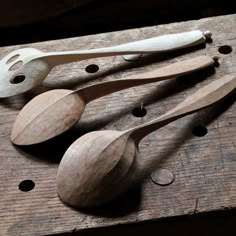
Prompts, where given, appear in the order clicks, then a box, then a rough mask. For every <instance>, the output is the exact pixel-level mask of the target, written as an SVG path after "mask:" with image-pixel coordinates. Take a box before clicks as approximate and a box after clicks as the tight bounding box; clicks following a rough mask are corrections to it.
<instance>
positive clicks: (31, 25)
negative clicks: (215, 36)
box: [0, 0, 236, 46]
mask: <svg viewBox="0 0 236 236" xmlns="http://www.w3.org/2000/svg"><path fill="white" fill-rule="evenodd" d="M235 12H236V0H225V1H222V0H221V1H217V0H215V1H213V0H116V1H114V0H50V1H48V0H34V1H29V0H21V1H19V0H1V1H0V46H5V45H14V44H23V43H30V42H38V41H44V40H53V39H60V38H67V37H76V36H82V35H88V34H97V33H102V32H110V31H117V30H123V29H129V28H137V27H144V26H150V25H158V24H164V23H171V22H179V21H186V20H193V19H200V18H203V17H209V16H217V15H225V14H232V13H235Z"/></svg>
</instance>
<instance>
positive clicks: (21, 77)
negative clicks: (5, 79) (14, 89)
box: [10, 75, 25, 84]
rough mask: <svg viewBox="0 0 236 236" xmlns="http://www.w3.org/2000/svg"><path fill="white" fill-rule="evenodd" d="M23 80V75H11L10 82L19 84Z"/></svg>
mask: <svg viewBox="0 0 236 236" xmlns="http://www.w3.org/2000/svg"><path fill="white" fill-rule="evenodd" d="M24 80H25V76H24V75H16V76H15V77H13V78H12V79H11V80H10V82H11V83H12V84H20V83H22V82H23V81H24Z"/></svg>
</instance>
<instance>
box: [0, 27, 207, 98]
mask: <svg viewBox="0 0 236 236" xmlns="http://www.w3.org/2000/svg"><path fill="white" fill-rule="evenodd" d="M209 37H211V33H210V32H209V31H206V32H205V33H202V32H201V31H199V30H195V31H190V32H185V33H179V34H168V35H163V36H159V37H155V38H150V39H145V40H140V41H136V42H132V43H127V44H121V45H118V46H114V47H107V48H99V49H91V50H80V51H64V52H48V53H44V52H42V51H39V50H37V49H34V48H23V49H19V50H15V51H13V52H11V53H10V54H8V55H7V56H5V57H4V58H3V59H2V60H1V61H0V73H1V74H0V98H4V97H10V96H13V95H17V94H21V93H23V92H26V91H28V90H30V89H32V88H34V87H35V86H37V85H38V84H40V83H41V82H42V81H43V80H44V79H45V78H46V76H47V75H48V73H49V72H50V71H51V70H52V68H53V67H55V66H57V65H60V64H66V63H71V62H74V61H79V60H84V59H89V58H95V57H106V56H114V55H124V54H139V53H151V52H157V53H158V52H164V51H170V50H175V49H179V48H185V47H190V46H193V45H197V44H201V43H204V42H205V39H206V38H209Z"/></svg>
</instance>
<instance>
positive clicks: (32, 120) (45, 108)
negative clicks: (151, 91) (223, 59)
mask: <svg viewBox="0 0 236 236" xmlns="http://www.w3.org/2000/svg"><path fill="white" fill-rule="evenodd" d="M213 65H214V61H213V60H212V59H211V58H210V57H208V56H198V57H195V58H192V59H188V60H184V61H181V62H177V63H173V64H171V65H168V66H165V67H161V68H159V69H156V70H152V71H150V72H146V73H142V74H138V75H135V76H131V77H128V78H126V79H122V80H116V81H109V82H103V83H99V84H95V85H92V86H88V87H85V88H82V89H79V90H76V91H72V90H65V89H57V90H51V91H49V92H46V93H43V94H40V95H38V96H37V97H35V98H34V99H32V100H31V101H30V102H29V103H28V104H26V105H25V107H24V108H23V109H22V110H21V112H20V113H19V115H18V116H17V118H16V121H15V123H14V126H13V129H12V135H11V139H12V142H13V143H15V144H18V145H30V144H36V143H41V142H43V141H46V140H48V139H51V138H53V137H55V136H57V135H59V134H61V133H63V132H65V131H66V130H68V129H70V128H71V127H72V126H73V125H74V124H76V123H77V122H78V120H79V119H80V117H81V115H82V113H83V111H84V108H85V106H86V104H87V103H89V102H90V101H92V100H94V99H97V98H100V97H102V96H105V95H107V94H110V93H113V92H116V91H119V90H122V89H126V88H130V87H134V86H138V85H142V84H147V83H152V82H157V81H161V80H166V79H169V78H174V77H177V76H181V75H185V74H189V73H192V72H194V71H197V70H201V69H203V68H206V67H208V66H213Z"/></svg>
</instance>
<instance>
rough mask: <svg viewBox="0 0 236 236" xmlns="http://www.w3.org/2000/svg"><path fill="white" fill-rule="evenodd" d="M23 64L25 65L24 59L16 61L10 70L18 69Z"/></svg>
mask: <svg viewBox="0 0 236 236" xmlns="http://www.w3.org/2000/svg"><path fill="white" fill-rule="evenodd" d="M22 65H23V61H18V62H16V63H15V64H14V65H12V66H11V67H10V68H9V70H10V71H14V70H17V69H19V68H20V67H21V66H22Z"/></svg>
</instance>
